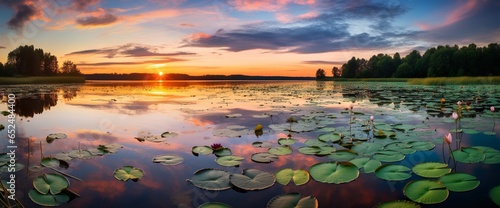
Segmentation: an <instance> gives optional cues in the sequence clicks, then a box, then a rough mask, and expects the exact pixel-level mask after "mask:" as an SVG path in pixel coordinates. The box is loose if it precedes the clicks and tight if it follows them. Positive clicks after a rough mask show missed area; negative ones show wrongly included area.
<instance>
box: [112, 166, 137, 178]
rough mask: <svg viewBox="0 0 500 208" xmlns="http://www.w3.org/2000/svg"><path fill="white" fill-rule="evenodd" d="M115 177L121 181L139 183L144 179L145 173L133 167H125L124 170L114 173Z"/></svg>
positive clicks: (120, 169)
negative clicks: (138, 181)
mask: <svg viewBox="0 0 500 208" xmlns="http://www.w3.org/2000/svg"><path fill="white" fill-rule="evenodd" d="M113 176H114V177H115V178H116V180H119V181H128V180H133V181H137V180H139V179H141V178H142V177H144V171H142V170H141V169H139V168H136V167H132V166H123V167H122V168H118V169H116V170H115V172H113Z"/></svg>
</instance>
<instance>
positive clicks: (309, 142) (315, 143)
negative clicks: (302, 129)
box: [304, 139, 328, 147]
mask: <svg viewBox="0 0 500 208" xmlns="http://www.w3.org/2000/svg"><path fill="white" fill-rule="evenodd" d="M304 144H305V145H307V146H318V147H321V146H327V145H328V143H326V142H324V141H320V140H317V139H310V140H307V141H306V142H304Z"/></svg>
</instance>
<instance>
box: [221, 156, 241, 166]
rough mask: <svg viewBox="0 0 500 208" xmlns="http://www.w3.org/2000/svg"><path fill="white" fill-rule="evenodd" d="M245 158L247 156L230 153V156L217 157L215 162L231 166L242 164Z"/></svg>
mask: <svg viewBox="0 0 500 208" xmlns="http://www.w3.org/2000/svg"><path fill="white" fill-rule="evenodd" d="M244 159H245V158H243V157H240V156H234V155H228V156H222V157H217V159H215V162H217V164H219V165H222V166H228V167H231V166H238V165H240V164H241V162H242V161H243V160H244Z"/></svg>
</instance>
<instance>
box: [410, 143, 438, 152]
mask: <svg viewBox="0 0 500 208" xmlns="http://www.w3.org/2000/svg"><path fill="white" fill-rule="evenodd" d="M408 144H410V145H411V148H412V149H414V150H417V151H427V150H432V149H434V147H436V145H435V144H433V143H432V142H424V141H416V142H409V143H408Z"/></svg>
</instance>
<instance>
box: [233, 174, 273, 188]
mask: <svg viewBox="0 0 500 208" xmlns="http://www.w3.org/2000/svg"><path fill="white" fill-rule="evenodd" d="M229 179H230V181H231V184H233V185H234V186H236V187H238V188H240V189H243V190H247V191H253V190H262V189H266V188H269V187H271V186H272V185H274V182H276V180H275V179H274V176H273V174H271V173H268V172H265V171H261V170H257V169H246V170H243V174H232V175H231V176H230V177H229Z"/></svg>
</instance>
